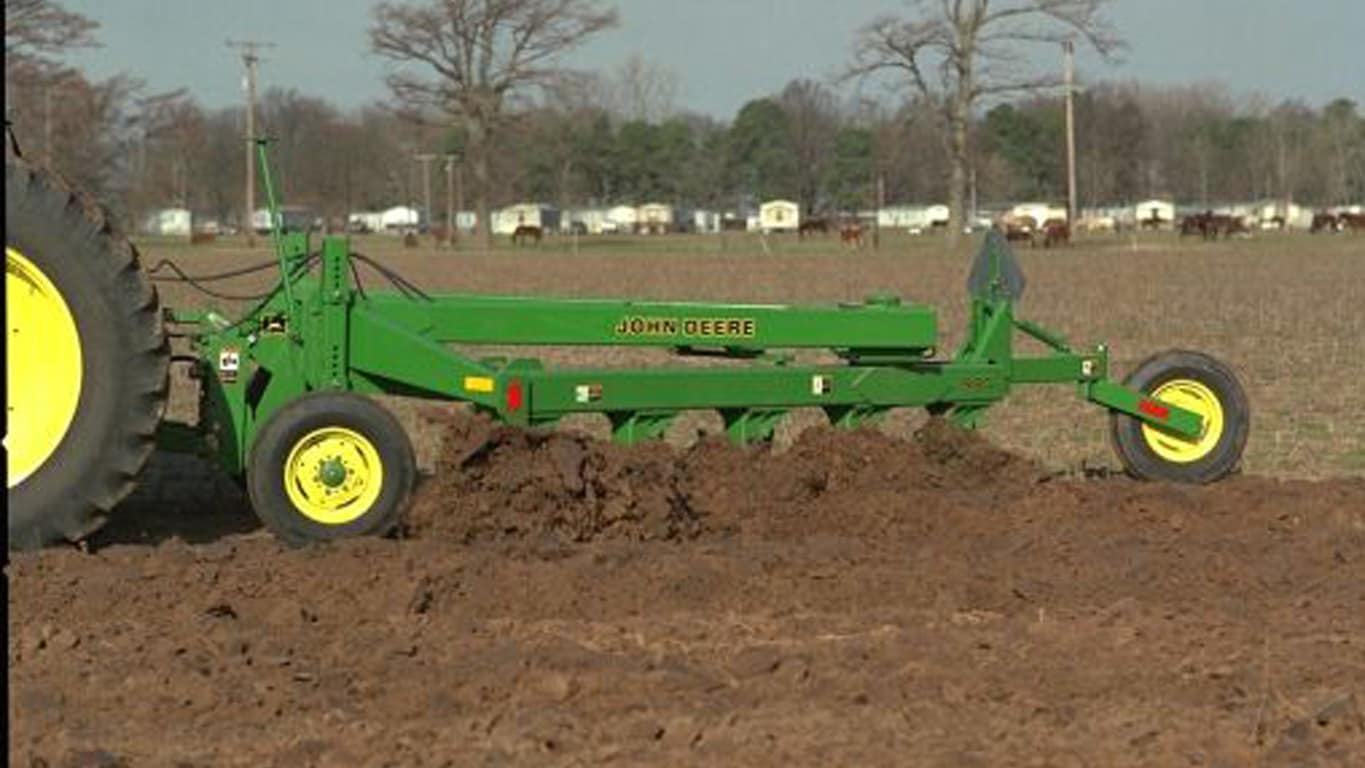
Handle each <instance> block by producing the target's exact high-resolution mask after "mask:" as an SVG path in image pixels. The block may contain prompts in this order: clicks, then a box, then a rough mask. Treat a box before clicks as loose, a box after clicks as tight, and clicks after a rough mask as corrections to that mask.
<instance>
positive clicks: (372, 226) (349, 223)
mask: <svg viewBox="0 0 1365 768" xmlns="http://www.w3.org/2000/svg"><path fill="white" fill-rule="evenodd" d="M346 229H348V230H350V231H352V232H382V231H383V230H384V214H382V213H380V212H379V211H353V212H351V213H350V214H348V215H347V216H346Z"/></svg>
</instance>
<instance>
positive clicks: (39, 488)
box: [5, 161, 170, 549]
mask: <svg viewBox="0 0 1365 768" xmlns="http://www.w3.org/2000/svg"><path fill="white" fill-rule="evenodd" d="M5 315H6V317H5V319H6V325H7V329H8V332H7V334H6V342H7V346H6V352H5V384H6V399H5V406H6V412H7V414H6V415H7V416H8V422H7V427H6V433H5V447H6V453H7V465H6V470H7V474H6V484H7V487H8V499H9V514H8V518H9V519H8V522H9V546H10V548H11V549H31V548H35V547H40V546H42V545H44V544H48V543H51V542H55V541H60V540H63V539H65V540H69V541H76V540H78V539H80V538H82V537H84V536H86V535H87V534H89V533H91V532H92V531H94V530H95V529H97V528H99V527H100V526H101V525H102V524H103V523H104V521H105V518H106V517H107V516H108V514H109V512H110V510H111V509H113V507H114V505H115V504H117V503H118V502H119V500H121V499H122V498H123V497H124V496H126V495H127V494H128V492H129V491H130V490H132V488H133V483H134V480H135V479H136V477H137V475H138V473H139V472H140V471H141V470H142V467H143V464H145V463H146V461H147V457H148V456H149V455H150V454H151V452H152V447H153V445H152V443H153V439H154V437H155V433H156V428H157V424H158V423H159V422H160V420H161V415H162V412H163V410H164V409H165V404H166V385H167V376H166V371H167V368H168V365H169V359H170V357H169V352H168V348H167V345H166V336H165V333H164V332H163V329H162V325H161V313H160V310H159V308H158V306H157V296H156V291H155V290H153V289H152V287H151V286H150V284H149V283H148V282H147V279H146V276H145V275H143V274H142V272H141V270H140V268H139V266H138V260H137V253H136V252H135V251H134V249H133V247H132V245H131V244H130V243H128V242H127V241H126V240H124V239H123V238H121V237H119V236H118V235H117V234H115V233H114V231H113V230H112V229H111V227H110V226H109V223H108V221H107V219H106V217H105V216H104V214H103V212H102V211H101V210H99V209H97V208H96V207H94V206H93V205H91V204H90V203H89V202H88V201H86V200H84V199H82V198H79V197H78V196H76V195H75V194H74V193H72V192H71V191H70V190H68V189H67V188H65V187H64V186H63V185H62V184H60V183H59V182H58V181H56V180H55V179H54V178H52V177H51V176H49V175H47V174H44V173H40V172H38V171H36V170H34V169H32V168H30V167H29V166H27V165H26V164H24V163H23V162H22V161H7V162H6V164H5Z"/></svg>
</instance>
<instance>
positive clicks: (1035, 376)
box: [1010, 354, 1104, 384]
mask: <svg viewBox="0 0 1365 768" xmlns="http://www.w3.org/2000/svg"><path fill="white" fill-rule="evenodd" d="M1087 363H1088V365H1087ZM1103 377H1104V371H1103V369H1102V368H1101V366H1100V365H1099V364H1098V358H1097V357H1096V356H1095V355H1075V354H1067V355H1054V356H1052V357H1016V358H1015V359H1014V360H1013V361H1011V363H1010V383H1012V384H1065V383H1067V382H1074V381H1082V382H1083V381H1092V380H1096V379H1100V378H1103Z"/></svg>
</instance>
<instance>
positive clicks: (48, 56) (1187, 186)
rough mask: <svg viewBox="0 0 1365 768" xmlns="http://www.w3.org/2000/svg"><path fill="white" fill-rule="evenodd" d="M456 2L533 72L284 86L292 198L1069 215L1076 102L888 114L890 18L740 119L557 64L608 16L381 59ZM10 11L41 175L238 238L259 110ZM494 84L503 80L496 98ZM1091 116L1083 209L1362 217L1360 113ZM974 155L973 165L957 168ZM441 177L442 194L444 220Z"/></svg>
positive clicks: (408, 19) (577, 14) (1346, 103)
mask: <svg viewBox="0 0 1365 768" xmlns="http://www.w3.org/2000/svg"><path fill="white" fill-rule="evenodd" d="M969 5H970V4H969ZM453 6H468V8H469V9H470V13H473V12H474V11H477V10H479V9H480V8H483V9H484V11H485V12H487V9H488V8H492V7H496V8H501V9H507V8H513V9H515V8H518V7H520V8H521V9H522V11H523V12H524V13H525V14H527V15H525V16H523V17H520V20H519V21H518V19H517V18H512V20H511V21H508V23H509V24H511V25H512V26H511V27H510V28H511V29H530V30H531V31H529V32H527V34H528V35H530V36H531V38H532V39H534V36H535V35H536V34H540V35H542V36H543V37H544V40H543V41H542V42H541V43H540V45H539V47H536V46H535V45H530V44H527V45H526V46H524V50H523V51H522V52H521V53H520V54H516V53H497V51H498V50H499V49H497V48H496V47H494V48H490V50H492V51H494V52H495V53H497V56H501V58H497V56H495V58H494V60H492V61H489V62H486V63H484V64H480V63H479V62H473V64H472V66H471V67H470V69H469V71H467V72H465V73H464V74H463V75H461V76H462V77H464V78H466V80H467V81H466V82H464V83H463V84H461V83H458V82H457V83H456V84H455V85H451V83H450V82H448V81H447V80H442V79H430V78H428V79H423V78H421V77H418V76H415V75H412V74H411V73H410V72H408V70H400V71H399V74H398V75H396V76H395V78H394V79H392V81H391V82H390V85H391V88H392V91H393V98H392V99H389V100H387V101H385V102H381V103H375V104H372V105H369V106H365V107H361V108H358V109H345V108H341V107H339V106H337V105H335V104H332V103H330V102H328V101H327V100H326V99H322V98H318V97H316V96H311V95H308V94H304V93H300V92H298V91H296V90H293V89H288V88H270V89H267V90H266V91H265V92H264V94H263V96H262V98H261V100H260V104H259V105H258V122H259V124H260V125H261V126H262V130H263V132H264V133H265V134H267V135H269V136H271V137H272V138H273V139H274V141H275V143H274V145H273V157H274V161H275V163H276V167H277V169H278V171H279V174H278V179H279V184H280V187H281V191H282V193H283V196H284V198H285V199H286V200H287V201H288V202H290V203H294V204H300V205H304V206H307V207H309V208H311V209H313V210H314V211H316V212H317V213H319V214H320V215H323V216H326V217H329V218H332V219H341V220H344V217H345V215H346V214H347V213H348V212H350V211H355V210H373V209H378V208H383V207H387V206H389V205H394V204H400V203H405V204H416V205H418V206H419V207H420V205H421V204H422V202H423V200H424V198H425V195H426V186H427V185H426V183H424V179H423V176H422V170H421V166H420V165H419V164H418V163H417V161H416V160H415V159H414V157H415V156H416V155H419V154H435V155H438V156H439V155H453V156H454V157H455V158H456V163H457V167H458V168H459V169H460V171H461V174H460V177H461V179H462V181H463V182H464V184H463V185H462V189H463V188H464V187H466V186H467V188H468V189H469V192H470V200H482V201H484V203H483V204H484V206H485V207H487V206H496V205H500V204H505V203H510V202H515V201H527V200H534V201H540V202H546V203H550V204H554V205H558V206H560V207H575V206H584V205H609V204H614V203H642V202H646V201H658V202H667V203H674V204H679V205H690V206H697V207H707V208H714V209H725V210H730V209H743V208H746V207H749V206H751V205H753V204H755V203H757V202H758V201H761V200H766V199H771V198H779V197H780V198H787V199H791V200H795V201H797V202H798V203H799V204H800V205H801V207H802V208H803V210H804V211H806V212H807V213H812V214H815V213H834V212H838V211H844V210H856V209H866V208H869V207H872V206H874V205H875V204H876V203H877V201H878V196H879V193H880V194H881V195H882V196H883V199H884V200H885V201H886V202H887V203H940V202H948V201H951V200H954V199H955V195H954V187H955V185H956V184H958V183H959V182H960V183H961V184H962V185H963V189H962V200H963V205H964V206H965V205H967V204H969V202H970V200H969V199H968V198H969V197H974V198H975V200H976V201H977V202H978V203H979V204H980V205H981V206H983V207H988V206H990V205H992V204H999V203H1004V202H1007V201H1017V200H1026V199H1027V200H1047V201H1061V200H1064V199H1065V196H1066V176H1065V154H1064V153H1065V145H1064V122H1063V120H1064V117H1063V115H1064V113H1063V105H1062V96H1061V94H1060V92H1058V91H1057V90H1056V89H1055V88H1052V87H1051V85H1052V84H1051V83H1050V82H1049V81H1045V80H1038V81H1029V82H1020V83H1017V84H1016V85H1017V86H1018V87H1017V88H1013V87H1006V85H1007V84H1006V83H1001V82H998V81H997V82H996V83H995V86H994V87H993V88H984V89H981V91H980V93H979V94H978V97H977V98H974V99H973V100H972V104H971V105H970V107H971V108H970V110H969V111H968V112H967V113H966V114H965V117H962V118H961V120H962V122H961V124H959V123H958V122H957V120H958V116H957V113H956V112H953V110H955V109H956V107H955V106H951V105H948V104H947V102H946V100H945V95H944V91H943V87H942V86H941V85H937V84H936V85H933V86H930V85H929V84H928V83H926V87H925V88H922V89H921V88H908V89H905V90H902V91H900V92H899V93H898V95H894V96H886V97H882V98H866V97H864V96H863V95H862V94H863V93H864V91H865V90H867V89H863V88H855V87H853V85H854V84H853V82H852V79H853V77H854V76H861V75H864V74H867V73H869V72H875V71H877V70H878V69H879V68H878V67H877V66H873V65H871V64H869V63H868V62H869V60H868V59H867V56H866V55H863V54H865V53H866V51H867V49H868V46H869V45H873V43H871V42H869V40H871V39H874V38H869V37H868V36H870V35H875V34H878V30H881V32H883V33H885V34H887V35H891V36H892V37H894V34H895V29H894V28H890V29H891V31H889V32H888V31H886V29H884V28H883V27H881V26H878V25H879V24H881V25H886V24H893V22H894V20H893V21H886V20H879V21H877V22H873V23H872V24H870V25H869V26H868V27H867V28H866V29H865V30H864V33H863V35H864V37H863V39H861V41H860V42H857V43H855V52H856V53H858V54H859V56H856V57H855V64H854V65H852V66H851V67H850V76H849V77H847V78H845V79H842V80H840V81H836V82H817V81H813V80H805V79H798V80H793V81H792V82H790V83H788V84H787V85H786V86H785V87H783V88H782V89H781V90H779V91H778V92H776V93H772V94H768V95H763V96H759V97H757V98H755V99H753V100H751V101H749V102H748V103H746V104H744V105H743V106H742V107H741V108H740V109H739V110H738V112H737V113H736V114H735V115H733V116H732V117H730V118H728V119H721V118H717V117H713V116H709V115H702V114H697V113H694V112H689V111H687V110H684V109H679V108H678V107H677V105H676V104H675V103H674V94H675V92H676V78H675V77H674V76H672V75H671V74H670V73H668V72H667V71H665V70H662V69H660V68H658V67H656V66H654V65H651V64H650V63H649V62H647V61H644V60H642V59H640V58H638V57H635V58H633V59H631V60H629V61H627V62H625V63H623V64H622V65H621V66H620V67H618V68H616V69H615V70H613V71H610V72H605V73H596V74H593V73H571V72H565V71H563V70H560V69H557V68H555V67H554V66H553V60H554V54H556V53H558V52H560V51H562V50H565V49H567V48H568V47H572V45H575V44H577V43H578V42H579V41H581V40H583V39H586V38H587V37H590V36H591V35H592V34H593V33H594V32H596V31H597V30H599V29H602V28H604V27H605V26H607V25H610V24H611V23H614V21H615V17H614V14H613V13H612V12H610V11H604V10H601V9H600V8H599V7H598V6H597V4H596V3H594V2H590V1H589V0H519V2H502V3H498V4H491V5H490V4H481V3H479V2H478V1H477V0H468V1H467V2H464V3H454V4H453V5H452V4H450V3H430V2H408V3H391V4H381V5H380V6H378V7H377V9H376V12H375V26H374V29H373V30H372V32H373V35H374V45H375V47H376V50H379V51H381V52H382V51H385V50H387V51H388V53H389V55H391V56H392V57H394V58H396V59H402V58H403V57H407V59H404V60H413V59H414V58H415V59H416V60H421V58H422V57H423V56H428V55H429V51H430V50H439V49H442V45H445V46H446V48H445V49H446V50H448V49H449V42H450V41H446V40H428V41H427V42H426V43H425V45H427V48H423V47H422V46H423V42H422V39H421V37H420V34H419V32H417V31H415V30H418V29H421V28H426V27H425V26H424V25H430V24H432V23H433V18H434V17H432V16H431V14H440V13H444V12H446V11H447V9H449V8H450V7H453ZM1087 7H1089V4H1087ZM1054 10H1055V9H1054ZM1063 10H1074V7H1071V6H1068V7H1067V8H1065V9H1063ZM552 11H553V12H558V13H560V14H561V16H560V17H559V20H558V26H553V27H548V28H547V27H544V26H542V27H535V26H534V24H541V25H545V24H548V23H549V22H547V21H545V20H544V19H542V18H540V17H538V16H536V14H537V13H541V14H545V13H550V12H552ZM5 14H6V59H5V75H6V81H7V86H8V87H7V88H6V102H7V104H6V109H7V115H8V116H9V117H10V119H11V121H12V127H13V129H14V132H15V136H16V138H17V139H18V141H19V143H20V145H21V146H22V147H23V149H24V152H25V154H26V155H27V156H30V157H33V158H37V160H38V161H39V162H43V163H48V164H50V165H51V167H52V168H54V169H55V170H56V171H58V172H59V173H61V174H63V175H64V176H66V177H68V178H69V179H70V180H71V181H72V182H73V183H75V184H77V185H79V186H81V187H84V188H87V189H90V190H91V191H93V192H95V193H96V194H97V195H99V196H100V197H101V198H102V199H103V200H105V201H106V203H107V204H109V205H110V206H111V207H112V208H113V209H115V210H116V211H117V212H119V213H121V214H122V215H123V216H124V217H126V219H128V220H130V221H133V220H137V219H139V218H140V217H141V216H142V215H143V214H145V213H146V212H148V211H151V210H153V209H156V208H160V207H165V206H172V205H174V206H180V207H186V208H190V209H192V210H194V211H196V212H197V213H199V214H201V215H207V216H211V217H214V218H217V219H219V220H221V221H224V222H230V221H239V220H240V211H241V197H242V195H241V190H242V188H243V184H244V174H245V169H244V168H243V159H242V154H243V146H244V135H243V133H244V125H245V120H244V110H243V108H241V107H228V108H217V109H212V108H206V107H204V106H203V105H201V104H199V103H198V102H197V101H196V100H195V99H194V97H193V96H192V95H191V94H188V93H186V92H183V91H176V92H171V93H150V92H148V89H147V88H146V86H145V85H144V84H142V83H140V82H138V81H137V80H135V79H133V78H131V77H129V76H126V75H120V76H117V77H113V78H109V79H106V80H93V79H91V78H88V77H87V76H85V75H84V74H83V73H81V72H80V71H78V70H75V69H73V68H71V67H69V66H67V65H65V64H64V63H62V57H63V55H64V54H65V53H66V52H69V51H70V50H72V49H73V48H76V47H81V46H86V45H92V44H94V42H95V33H96V31H97V30H96V27H95V25H94V24H93V23H92V22H90V21H89V20H88V19H85V18H84V17H81V16H80V15H78V14H74V13H70V12H67V11H65V10H64V9H62V7H61V6H60V5H59V4H58V3H55V2H53V1H52V0H17V2H10V3H7V4H6V8H5ZM1076 18H1079V17H1073V21H1074V20H1075V19H1076ZM447 21H448V19H447ZM480 21H481V18H474V17H473V16H471V17H470V18H466V19H463V23H465V24H467V25H468V29H469V30H470V34H477V33H478V30H479V29H482V28H484V27H481V26H479V23H480ZM1082 21H1084V19H1082ZM1000 23H1003V21H1001V22H1000ZM518 24H520V25H521V26H517V25H518ZM527 25H531V26H530V27H528V26H527ZM438 26H439V25H438ZM1064 26H1065V25H1064ZM1087 28H1088V27H1087ZM537 30H538V31H537ZM939 31H940V32H942V30H939ZM907 34H908V33H907ZM936 34H937V33H936ZM935 39H936V38H935ZM414 41H416V42H414ZM465 42H466V44H471V43H473V44H477V43H478V41H477V40H467V41H465ZM494 42H498V44H500V45H503V44H504V43H502V42H499V41H494ZM884 42H885V41H884ZM892 42H894V40H893V41H892ZM887 44H888V45H889V44H890V43H887ZM1109 44H1111V43H1108V42H1101V43H1100V45H1101V46H1104V45H1109ZM475 47H477V46H475ZM428 49H429V50H428ZM518 56H520V58H518ZM886 61H889V59H883V64H885V62H886ZM857 62H862V63H861V64H859V63H857ZM225 66H226V64H225ZM486 72H491V73H493V79H492V80H489V81H487V82H483V83H482V84H481V83H480V82H478V78H480V77H483V76H484V74H485V73H486ZM499 73H502V74H501V75H499ZM921 74H922V73H921ZM498 77H502V78H503V79H502V80H498V79H497V78H498ZM911 79H912V80H913V77H912V78H911ZM532 84H533V85H534V86H535V88H534V89H530V88H527V87H526V86H528V85H532ZM949 85H951V83H950V84H949ZM461 88H465V89H467V90H468V93H467V94H464V95H459V94H460V93H462V91H460V89H461ZM452 89H453V90H452ZM1075 109H1076V133H1077V179H1078V192H1079V202H1080V204H1081V206H1082V207H1096V206H1105V205H1120V204H1124V203H1131V202H1133V201H1135V200H1140V199H1146V198H1149V197H1172V198H1174V199H1176V200H1178V201H1180V202H1184V203H1192V204H1199V205H1216V204H1218V203H1221V202H1231V201H1247V200H1259V199H1277V200H1294V201H1297V202H1300V203H1303V204H1309V205H1335V204H1341V203H1350V202H1359V201H1361V200H1365V116H1362V114H1361V112H1360V107H1359V105H1357V104H1356V103H1354V102H1352V101H1350V100H1348V99H1344V98H1343V99H1337V100H1335V101H1332V102H1330V103H1328V104H1326V105H1323V106H1321V107H1314V106H1312V105H1309V104H1306V103H1304V102H1302V101H1298V100H1292V99H1290V100H1283V101H1279V102H1271V101H1268V100H1266V99H1264V98H1260V97H1239V96H1237V95H1235V94H1233V93H1231V92H1230V91H1229V90H1228V89H1227V88H1225V87H1223V86H1221V85H1218V84H1212V83H1202V84H1196V85H1188V86H1152V85H1145V84H1141V83H1136V82H1097V83H1089V84H1086V83H1082V88H1081V89H1080V91H1079V93H1078V94H1077V96H1076V105H1075ZM949 112H951V113H952V115H951V119H947V118H945V114H947V113H949ZM453 115H455V116H462V117H459V119H456V118H455V117H453ZM959 130H961V131H962V136H961V137H959V136H958V135H957V132H958V131H959ZM959 138H963V139H964V140H965V141H966V145H965V147H964V151H965V152H966V155H965V156H964V157H963V158H958V157H957V156H956V154H955V151H956V147H957V141H958V139H959ZM945 148H947V149H948V150H949V151H945ZM959 160H962V161H964V163H965V165H964V167H963V168H962V169H961V171H960V173H961V178H960V179H959V177H958V173H959V171H957V170H955V166H956V165H957V162H958V161H959ZM440 169H441V165H440V164H439V163H437V164H436V165H435V166H434V167H433V168H432V169H431V170H432V171H433V173H432V178H431V179H430V186H431V188H432V196H433V198H434V199H435V200H436V201H438V202H437V204H435V205H434V206H433V207H434V208H435V210H436V212H437V213H438V219H439V214H440V212H441V211H444V209H445V205H444V189H443V182H444V180H443V178H442V177H441V171H440ZM485 215H486V211H485ZM482 220H484V221H487V219H486V218H484V219H482Z"/></svg>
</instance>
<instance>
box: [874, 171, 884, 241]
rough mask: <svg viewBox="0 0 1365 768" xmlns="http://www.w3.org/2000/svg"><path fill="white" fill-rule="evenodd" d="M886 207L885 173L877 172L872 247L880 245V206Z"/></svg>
mask: <svg viewBox="0 0 1365 768" xmlns="http://www.w3.org/2000/svg"><path fill="white" fill-rule="evenodd" d="M885 207H886V174H884V173H879V174H877V218H876V220H875V221H874V222H873V224H872V249H873V250H881V247H882V208H885Z"/></svg>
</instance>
